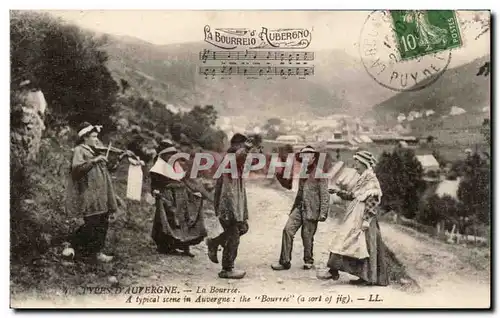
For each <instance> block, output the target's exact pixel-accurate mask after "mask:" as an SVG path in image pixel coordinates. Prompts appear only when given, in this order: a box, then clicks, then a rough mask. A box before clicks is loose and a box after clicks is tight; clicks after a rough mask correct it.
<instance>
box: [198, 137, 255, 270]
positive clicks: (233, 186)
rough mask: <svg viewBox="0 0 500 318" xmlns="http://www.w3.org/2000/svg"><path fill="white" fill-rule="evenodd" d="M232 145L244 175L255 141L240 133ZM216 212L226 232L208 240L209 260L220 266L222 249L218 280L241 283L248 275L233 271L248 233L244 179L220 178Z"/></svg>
mask: <svg viewBox="0 0 500 318" xmlns="http://www.w3.org/2000/svg"><path fill="white" fill-rule="evenodd" d="M230 142H231V146H230V147H229V149H228V150H227V153H228V154H235V155H236V163H237V166H238V171H241V170H242V168H243V167H242V165H243V164H244V162H245V160H246V156H247V154H248V153H249V152H250V151H251V150H252V148H253V147H254V145H253V142H252V139H250V138H248V137H247V136H245V135H243V134H240V133H237V134H235V135H234V136H233V137H232V138H231V141H230ZM214 208H215V214H216V216H217V217H218V218H219V222H220V224H221V225H222V228H223V229H224V232H222V234H220V235H219V236H217V237H215V238H213V239H207V240H206V244H207V247H208V257H209V259H210V260H211V261H212V262H213V263H219V261H218V259H217V251H218V247H219V246H222V247H223V252H222V271H221V272H220V273H219V277H220V278H231V279H241V278H243V277H244V276H245V274H246V273H245V271H243V270H236V269H234V261H235V260H236V255H237V254H238V247H239V245H240V236H242V235H244V234H245V233H247V232H248V223H247V220H248V204H247V195H246V189H245V182H244V180H243V178H242V176H241V175H238V177H237V178H233V177H232V175H231V174H230V173H224V174H222V175H221V176H220V178H219V179H218V180H217V183H216V185H215V192H214Z"/></svg>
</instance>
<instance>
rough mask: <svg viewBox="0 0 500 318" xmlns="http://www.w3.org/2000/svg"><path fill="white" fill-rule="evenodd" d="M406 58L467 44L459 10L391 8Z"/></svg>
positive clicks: (395, 28) (399, 45)
mask: <svg viewBox="0 0 500 318" xmlns="http://www.w3.org/2000/svg"><path fill="white" fill-rule="evenodd" d="M390 12H391V16H392V21H393V29H394V34H395V36H396V42H397V44H398V48H399V53H400V55H401V59H402V60H409V59H413V58H417V57H420V56H423V55H427V54H431V53H436V52H441V51H445V50H449V49H453V48H457V47H461V46H462V44H463V41H462V37H461V35H460V29H459V24H458V20H457V17H456V15H455V11H452V10H429V11H425V10H393V11H390Z"/></svg>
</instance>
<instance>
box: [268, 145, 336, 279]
mask: <svg viewBox="0 0 500 318" xmlns="http://www.w3.org/2000/svg"><path fill="white" fill-rule="evenodd" d="M318 158H319V153H318V152H317V151H316V150H315V149H314V148H313V147H311V146H306V147H304V148H302V149H301V150H300V153H298V154H297V161H299V162H301V163H302V165H301V174H303V172H307V175H306V176H305V177H304V176H301V178H300V180H299V189H298V191H297V196H296V197H295V202H294V204H293V206H292V210H291V212H290V215H289V217H288V221H287V223H286V225H285V228H284V229H283V236H282V240H281V253H280V258H279V263H278V264H275V265H272V266H271V268H272V269H273V270H287V269H290V267H291V260H292V248H293V239H294V236H295V233H297V231H298V230H299V228H301V227H302V231H301V236H302V244H303V245H304V267H303V268H304V269H306V270H308V269H312V268H313V264H314V258H313V242H314V235H315V234H316V230H317V228H318V222H324V221H325V220H326V218H327V216H328V209H329V203H330V195H329V194H328V180H327V179H326V178H316V177H315V175H316V169H319V168H320V167H317V164H318Z"/></svg>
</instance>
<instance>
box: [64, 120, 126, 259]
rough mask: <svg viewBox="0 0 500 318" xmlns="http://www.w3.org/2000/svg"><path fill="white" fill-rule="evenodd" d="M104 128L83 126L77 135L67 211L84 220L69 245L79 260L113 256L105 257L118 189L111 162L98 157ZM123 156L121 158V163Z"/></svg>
mask: <svg viewBox="0 0 500 318" xmlns="http://www.w3.org/2000/svg"><path fill="white" fill-rule="evenodd" d="M100 130H101V126H93V125H91V124H89V123H87V122H85V123H83V124H82V126H81V128H80V130H79V131H78V137H79V141H78V145H77V146H76V147H75V148H74V149H73V160H72V163H71V168H70V176H69V182H68V188H67V197H66V199H67V201H66V211H67V212H68V213H69V214H70V215H73V216H78V217H83V218H84V222H85V223H84V224H83V225H82V226H81V227H80V228H79V229H78V230H77V231H76V232H75V233H74V234H73V236H72V238H71V239H70V244H71V246H72V248H73V249H74V253H75V255H76V256H78V257H83V258H88V257H96V258H97V260H98V261H101V262H109V261H111V260H112V258H113V257H112V256H108V255H105V254H104V253H102V249H103V248H104V244H105V241H106V235H107V232H108V226H109V217H110V216H111V215H113V214H114V213H115V212H116V211H117V200H116V193H115V188H114V186H113V182H112V181H111V175H110V173H109V171H110V170H113V169H116V167H117V165H118V162H119V161H118V162H117V163H116V164H115V165H113V166H112V167H111V166H110V165H108V158H107V157H106V156H104V155H99V154H98V153H97V150H96V148H95V147H97V146H99V144H100V141H99V139H98V137H97V136H98V134H99V132H100ZM123 157H124V155H122V156H120V159H122V158H123Z"/></svg>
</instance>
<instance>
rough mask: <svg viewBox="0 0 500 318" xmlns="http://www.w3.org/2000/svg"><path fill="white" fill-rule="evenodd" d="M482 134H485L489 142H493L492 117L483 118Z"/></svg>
mask: <svg viewBox="0 0 500 318" xmlns="http://www.w3.org/2000/svg"><path fill="white" fill-rule="evenodd" d="M481 134H483V136H484V139H485V140H486V142H487V143H488V144H491V128H490V119H489V118H485V119H484V120H483V125H482V127H481Z"/></svg>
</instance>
